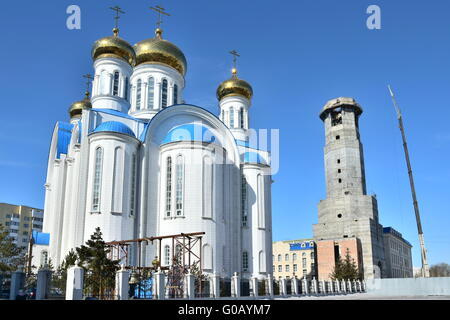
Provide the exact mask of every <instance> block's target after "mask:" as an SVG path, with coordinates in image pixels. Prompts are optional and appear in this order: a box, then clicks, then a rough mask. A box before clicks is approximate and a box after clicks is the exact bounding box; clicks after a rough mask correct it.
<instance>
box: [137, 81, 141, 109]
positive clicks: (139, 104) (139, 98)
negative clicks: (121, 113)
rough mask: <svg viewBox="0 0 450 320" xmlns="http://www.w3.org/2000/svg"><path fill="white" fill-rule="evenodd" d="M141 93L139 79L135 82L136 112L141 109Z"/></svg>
mask: <svg viewBox="0 0 450 320" xmlns="http://www.w3.org/2000/svg"><path fill="white" fill-rule="evenodd" d="M141 91H142V81H141V79H139V80H138V81H137V86H136V110H140V109H141Z"/></svg>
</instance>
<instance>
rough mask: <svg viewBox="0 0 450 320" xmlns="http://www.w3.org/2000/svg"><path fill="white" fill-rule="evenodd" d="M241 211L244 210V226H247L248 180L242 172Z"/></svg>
mask: <svg viewBox="0 0 450 320" xmlns="http://www.w3.org/2000/svg"><path fill="white" fill-rule="evenodd" d="M241 179H242V182H241V210H242V226H243V227H246V226H247V215H248V210H247V209H248V208H247V179H245V175H244V173H243V172H242V170H241Z"/></svg>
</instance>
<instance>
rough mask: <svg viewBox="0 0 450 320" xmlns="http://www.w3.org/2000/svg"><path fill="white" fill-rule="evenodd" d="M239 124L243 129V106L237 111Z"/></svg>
mask: <svg viewBox="0 0 450 320" xmlns="http://www.w3.org/2000/svg"><path fill="white" fill-rule="evenodd" d="M239 120H240V123H239V126H240V127H241V128H242V129H244V108H241V110H240V111H239Z"/></svg>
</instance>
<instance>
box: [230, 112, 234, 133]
mask: <svg viewBox="0 0 450 320" xmlns="http://www.w3.org/2000/svg"><path fill="white" fill-rule="evenodd" d="M230 128H234V109H233V107H231V108H230Z"/></svg>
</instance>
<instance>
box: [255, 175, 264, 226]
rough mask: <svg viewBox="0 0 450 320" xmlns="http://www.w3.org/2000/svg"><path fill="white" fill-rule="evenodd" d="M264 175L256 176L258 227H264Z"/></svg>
mask: <svg viewBox="0 0 450 320" xmlns="http://www.w3.org/2000/svg"><path fill="white" fill-rule="evenodd" d="M263 179H264V177H263V176H262V175H261V174H259V175H258V178H257V183H258V194H257V199H258V204H257V205H258V227H259V228H265V217H264V211H265V207H264V180H263Z"/></svg>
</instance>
